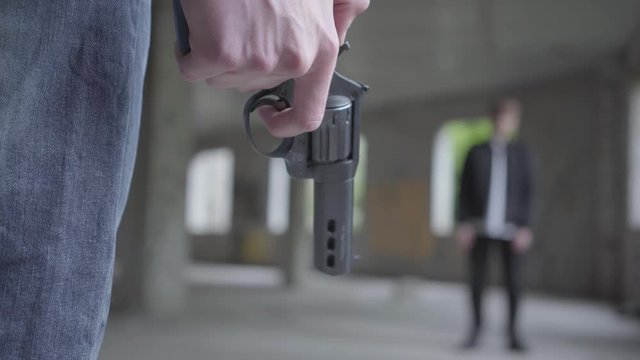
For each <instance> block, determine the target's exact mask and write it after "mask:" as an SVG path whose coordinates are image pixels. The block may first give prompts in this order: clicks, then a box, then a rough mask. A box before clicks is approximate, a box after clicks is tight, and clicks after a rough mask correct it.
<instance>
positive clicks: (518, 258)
mask: <svg viewBox="0 0 640 360" xmlns="http://www.w3.org/2000/svg"><path fill="white" fill-rule="evenodd" d="M491 248H493V249H496V248H499V249H500V253H501V255H502V263H503V268H504V281H505V286H506V290H507V295H508V299H509V308H508V335H509V336H512V337H513V336H516V330H517V329H516V321H517V318H518V304H519V302H520V295H521V292H522V279H521V271H520V267H521V265H522V264H521V263H522V255H520V254H516V253H514V251H513V250H512V248H511V242H510V241H504V240H497V239H491V238H487V237H478V238H477V239H476V242H475V244H474V246H473V248H472V249H471V252H470V264H469V265H470V267H469V270H470V276H469V280H470V287H471V305H472V309H473V318H472V321H473V322H472V330H473V331H474V332H475V333H478V332H479V331H480V329H481V327H482V295H483V292H484V287H485V282H486V268H487V256H488V252H489V251H490V249H491Z"/></svg>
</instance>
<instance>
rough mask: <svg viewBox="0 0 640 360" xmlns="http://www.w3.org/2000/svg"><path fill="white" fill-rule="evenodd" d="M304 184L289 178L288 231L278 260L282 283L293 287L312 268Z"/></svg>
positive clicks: (301, 181)
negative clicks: (306, 223) (306, 224)
mask: <svg viewBox="0 0 640 360" xmlns="http://www.w3.org/2000/svg"><path fill="white" fill-rule="evenodd" d="M306 185H308V183H307V182H306V181H303V180H296V179H292V180H291V196H290V200H289V201H290V206H289V209H290V210H289V231H288V232H287V234H286V235H285V236H284V237H283V242H282V245H281V247H280V248H281V249H282V251H281V252H280V253H281V254H282V256H281V259H280V261H279V263H280V266H281V270H282V275H283V279H284V285H285V286H287V287H294V286H298V285H301V284H302V282H303V280H304V278H305V275H306V274H308V273H309V272H310V271H311V268H312V257H313V255H312V253H311V252H312V251H313V246H312V244H311V241H312V240H311V234H309V233H308V231H307V229H306V226H305V220H306V219H305V218H306V212H307V209H306V204H305V198H306V190H305V189H306Z"/></svg>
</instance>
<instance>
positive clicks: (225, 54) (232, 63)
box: [211, 49, 241, 70]
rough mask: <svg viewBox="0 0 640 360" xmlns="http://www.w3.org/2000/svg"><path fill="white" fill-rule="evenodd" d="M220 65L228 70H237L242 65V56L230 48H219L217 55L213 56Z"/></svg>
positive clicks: (213, 59)
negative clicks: (229, 49)
mask: <svg viewBox="0 0 640 360" xmlns="http://www.w3.org/2000/svg"><path fill="white" fill-rule="evenodd" d="M211 60H212V61H214V62H215V63H216V64H217V65H218V67H220V68H224V69H227V70H235V69H237V68H239V67H240V66H241V61H240V57H239V56H238V55H237V54H234V53H233V52H231V51H228V50H222V49H221V50H219V51H218V53H217V54H216V55H213V56H212V57H211Z"/></svg>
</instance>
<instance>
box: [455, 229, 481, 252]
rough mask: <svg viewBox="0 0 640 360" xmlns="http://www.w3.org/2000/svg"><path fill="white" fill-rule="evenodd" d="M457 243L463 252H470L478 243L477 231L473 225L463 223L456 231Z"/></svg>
mask: <svg viewBox="0 0 640 360" xmlns="http://www.w3.org/2000/svg"><path fill="white" fill-rule="evenodd" d="M455 236H456V243H457V244H458V248H459V249H460V250H461V251H464V252H468V251H469V250H471V248H473V245H474V244H475V242H476V230H475V228H474V227H473V225H471V224H468V223H463V224H460V225H459V226H458V229H457V230H456V235H455Z"/></svg>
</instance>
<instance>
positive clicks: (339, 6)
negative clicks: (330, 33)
mask: <svg viewBox="0 0 640 360" xmlns="http://www.w3.org/2000/svg"><path fill="white" fill-rule="evenodd" d="M368 7H369V0H335V1H334V3H333V19H334V21H335V23H336V31H337V32H338V37H339V39H340V44H343V43H344V40H345V38H346V36H347V30H349V26H351V23H352V22H353V20H354V19H355V18H356V16H358V15H360V14H362V13H363V12H364V11H365V10H367V8H368Z"/></svg>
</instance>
